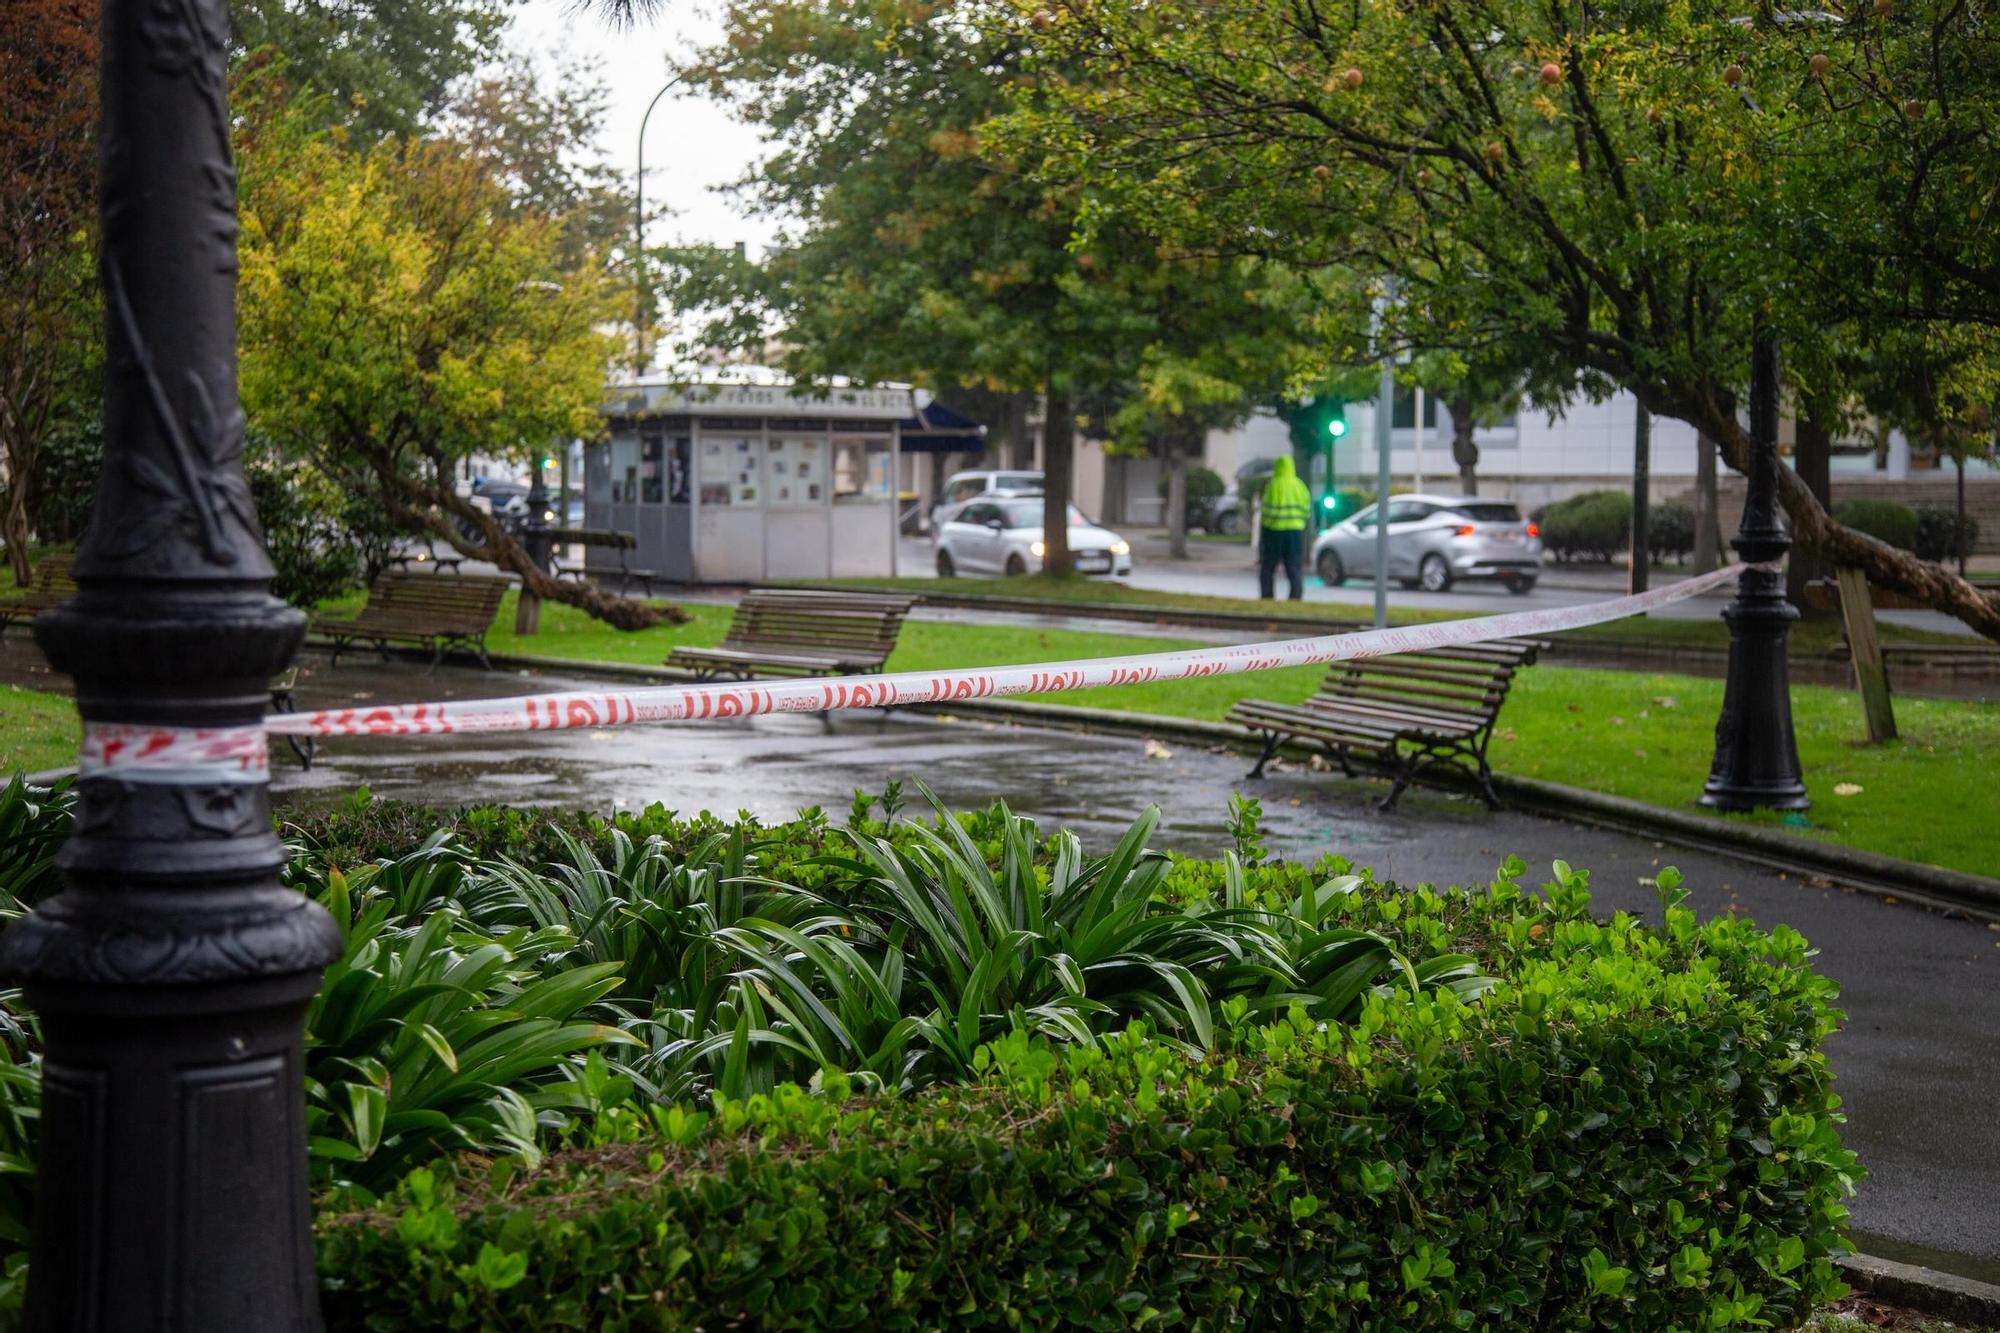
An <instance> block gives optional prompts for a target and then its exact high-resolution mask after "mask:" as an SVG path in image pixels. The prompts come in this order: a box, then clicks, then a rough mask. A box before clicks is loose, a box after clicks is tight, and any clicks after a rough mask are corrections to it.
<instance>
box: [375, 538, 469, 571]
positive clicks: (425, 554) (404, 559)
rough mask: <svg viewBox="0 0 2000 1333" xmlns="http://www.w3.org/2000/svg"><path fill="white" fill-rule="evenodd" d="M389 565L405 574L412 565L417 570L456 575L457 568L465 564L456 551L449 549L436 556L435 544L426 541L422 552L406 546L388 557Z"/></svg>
mask: <svg viewBox="0 0 2000 1333" xmlns="http://www.w3.org/2000/svg"><path fill="white" fill-rule="evenodd" d="M389 563H390V564H392V565H394V566H395V567H396V568H397V569H399V570H402V571H404V572H406V573H407V572H408V571H409V569H410V567H411V566H413V565H414V566H416V567H417V568H419V569H423V568H429V569H435V570H436V571H437V572H438V573H440V574H456V573H458V567H459V566H460V565H462V564H464V563H465V557H464V556H462V555H460V554H459V553H458V552H457V551H454V550H449V549H447V550H446V551H445V552H444V553H443V554H442V555H440V554H438V548H437V543H436V542H434V541H427V542H425V543H424V545H423V549H422V550H418V549H417V548H416V547H414V546H406V547H404V548H403V549H402V550H400V551H397V552H396V553H395V554H393V555H391V556H390V557H389Z"/></svg>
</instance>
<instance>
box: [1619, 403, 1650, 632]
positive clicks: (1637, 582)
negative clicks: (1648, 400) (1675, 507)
mask: <svg viewBox="0 0 2000 1333" xmlns="http://www.w3.org/2000/svg"><path fill="white" fill-rule="evenodd" d="M1652 506H1653V414H1652V413H1651V412H1649V411H1647V410H1646V405H1645V404H1644V403H1641V404H1639V419H1638V422H1637V424H1635V425H1634V426H1633V428H1632V551H1631V554H1630V556H1629V557H1628V559H1629V560H1630V562H1631V563H1630V566H1629V569H1628V572H1627V575H1626V580H1625V581H1626V586H1627V588H1628V589H1629V590H1630V591H1632V592H1635V593H1637V592H1644V591H1646V584H1647V582H1648V576H1649V575H1651V574H1652V572H1653V550H1652V542H1651V539H1650V538H1651V534H1650V531H1649V525H1648V511H1649V510H1650V509H1651V508H1652Z"/></svg>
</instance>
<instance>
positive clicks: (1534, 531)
mask: <svg viewBox="0 0 2000 1333" xmlns="http://www.w3.org/2000/svg"><path fill="white" fill-rule="evenodd" d="M1528 535H1529V536H1530V537H1539V536H1541V535H1542V525H1541V524H1539V523H1530V524H1529V525H1528Z"/></svg>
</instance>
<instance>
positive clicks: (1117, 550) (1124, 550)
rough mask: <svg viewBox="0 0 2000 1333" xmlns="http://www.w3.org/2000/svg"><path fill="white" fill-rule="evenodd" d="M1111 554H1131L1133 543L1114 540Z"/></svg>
mask: <svg viewBox="0 0 2000 1333" xmlns="http://www.w3.org/2000/svg"><path fill="white" fill-rule="evenodd" d="M1111 554H1113V555H1130V554H1132V543H1130V542H1113V543H1111Z"/></svg>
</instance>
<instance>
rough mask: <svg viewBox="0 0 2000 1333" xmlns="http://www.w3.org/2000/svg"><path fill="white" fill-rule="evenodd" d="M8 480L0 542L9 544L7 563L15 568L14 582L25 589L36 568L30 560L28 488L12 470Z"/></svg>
mask: <svg viewBox="0 0 2000 1333" xmlns="http://www.w3.org/2000/svg"><path fill="white" fill-rule="evenodd" d="M7 480H8V486H7V509H6V512H5V513H4V514H0V541H5V542H6V543H7V563H8V564H9V565H12V566H13V568H14V582H15V583H16V584H18V585H20V586H21V587H24V588H25V587H26V586H27V585H28V582H29V580H31V579H32V578H33V577H34V566H33V564H32V562H30V561H29V559H28V488H27V486H26V485H25V484H24V480H23V478H22V477H21V476H20V475H19V474H18V473H15V472H13V471H11V470H10V471H9V473H8V478H7Z"/></svg>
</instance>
